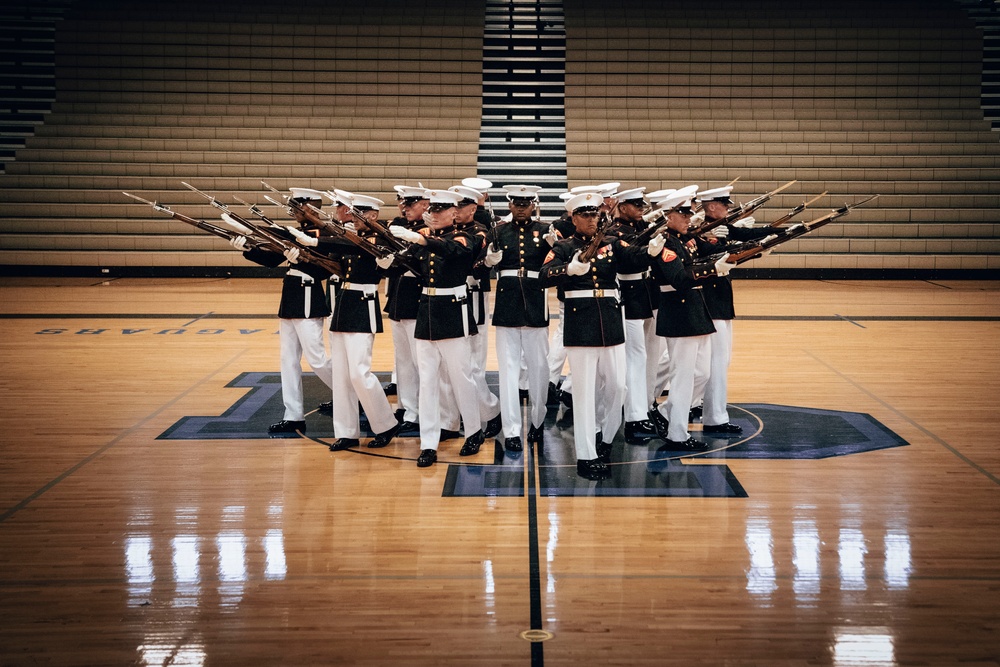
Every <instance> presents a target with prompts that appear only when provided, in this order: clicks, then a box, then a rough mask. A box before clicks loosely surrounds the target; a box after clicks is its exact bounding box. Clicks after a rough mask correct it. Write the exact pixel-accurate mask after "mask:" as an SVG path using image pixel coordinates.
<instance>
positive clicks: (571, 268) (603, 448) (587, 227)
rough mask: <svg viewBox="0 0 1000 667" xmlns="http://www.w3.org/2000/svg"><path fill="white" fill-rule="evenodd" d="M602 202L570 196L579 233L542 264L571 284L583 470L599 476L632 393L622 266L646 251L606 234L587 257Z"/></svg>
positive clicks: (572, 362)
mask: <svg viewBox="0 0 1000 667" xmlns="http://www.w3.org/2000/svg"><path fill="white" fill-rule="evenodd" d="M602 203H603V202H602V198H601V196H600V194H599V193H585V194H579V195H576V196H575V197H573V198H572V199H569V200H568V201H567V202H566V210H567V211H570V212H572V214H573V225H574V227H575V230H576V231H575V233H574V234H573V235H572V236H571V237H569V238H568V239H564V240H562V241H559V242H557V243H556V244H555V246H554V247H553V248H552V250H551V252H550V253H549V255H548V256H547V257H546V260H545V263H544V264H543V265H542V282H543V284H545V285H557V284H561V285H562V286H563V288H564V295H565V298H566V306H565V317H566V323H565V325H564V328H563V344H564V345H565V347H566V354H567V357H568V359H569V366H570V371H571V372H572V373H573V439H574V443H575V448H576V458H577V474H578V475H580V476H581V477H584V478H587V479H594V480H598V479H605V478H607V477H608V476H610V470H609V469H608V467H607V463H609V462H610V457H611V443H612V441H613V440H614V437H615V435H616V434H617V432H618V429H619V427H620V426H621V422H622V407H623V403H624V399H625V319H624V312H623V310H622V303H621V292H620V291H619V289H618V279H617V274H618V266H619V263H620V262H621V261H622V260H623V259H624V258H631V257H633V256H634V255H636V254H638V253H643V252H645V249H644V248H641V247H636V246H630V245H629V244H628V243H627V242H624V241H621V240H620V239H618V238H617V237H615V236H607V235H606V236H605V237H604V238H603V240H600V242H599V243H598V244H597V252H596V254H595V255H594V257H593V259H592V260H591V261H581V260H580V254H581V252H582V251H583V250H585V249H587V248H588V247H590V246H591V244H592V243H593V239H594V237H595V234H597V233H598V216H599V215H600V213H599V209H600V207H601V205H602ZM598 429H600V434H601V441H600V442H599V443H598V441H597V433H598Z"/></svg>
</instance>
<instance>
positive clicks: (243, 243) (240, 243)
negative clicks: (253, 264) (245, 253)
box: [229, 236, 247, 250]
mask: <svg viewBox="0 0 1000 667" xmlns="http://www.w3.org/2000/svg"><path fill="white" fill-rule="evenodd" d="M229 245H231V246H233V247H234V248H236V249H237V250H246V249H247V237H245V236H234V237H233V238H231V239H229Z"/></svg>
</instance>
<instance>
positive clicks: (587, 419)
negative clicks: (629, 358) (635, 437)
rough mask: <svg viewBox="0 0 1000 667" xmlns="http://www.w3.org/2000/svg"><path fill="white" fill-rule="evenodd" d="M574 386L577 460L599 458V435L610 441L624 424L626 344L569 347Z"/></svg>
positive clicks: (574, 428)
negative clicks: (598, 433) (597, 438)
mask: <svg viewBox="0 0 1000 667" xmlns="http://www.w3.org/2000/svg"><path fill="white" fill-rule="evenodd" d="M566 356H567V357H569V369H570V371H571V372H572V373H573V377H574V378H576V380H575V386H574V387H573V441H574V443H575V444H576V458H577V460H585V461H589V460H592V459H596V458H597V440H596V438H595V436H596V435H597V431H598V429H599V430H600V431H601V435H602V436H603V439H604V442H611V441H612V440H613V439H614V437H615V434H617V433H618V428H619V427H620V426H621V425H622V405H623V404H624V402H625V345H624V344H622V345H613V346H611V347H567V348H566Z"/></svg>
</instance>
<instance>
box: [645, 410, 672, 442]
mask: <svg viewBox="0 0 1000 667" xmlns="http://www.w3.org/2000/svg"><path fill="white" fill-rule="evenodd" d="M646 415H647V416H648V417H649V421H651V422H653V428H654V429H655V430H656V435H657V436H659V437H660V439H661V440H666V439H667V429H669V428H670V422H669V421H667V418H666V417H664V416H663V413H661V412H660V409H659V408H650V409H649V412H647V413H646Z"/></svg>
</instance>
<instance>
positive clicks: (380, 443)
mask: <svg viewBox="0 0 1000 667" xmlns="http://www.w3.org/2000/svg"><path fill="white" fill-rule="evenodd" d="M399 427H400V424H396V425H395V426H393V427H392V428H390V429H389V430H388V431H383V432H382V433H377V434H376V435H375V437H374V438H372V441H371V442H369V443H368V446H369V447H371V448H372V449H378V448H379V447H385V446H386V445H388V444H389V442H390V441H391V440H392V439H393V438H394V437H396V434H397V433H399Z"/></svg>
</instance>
